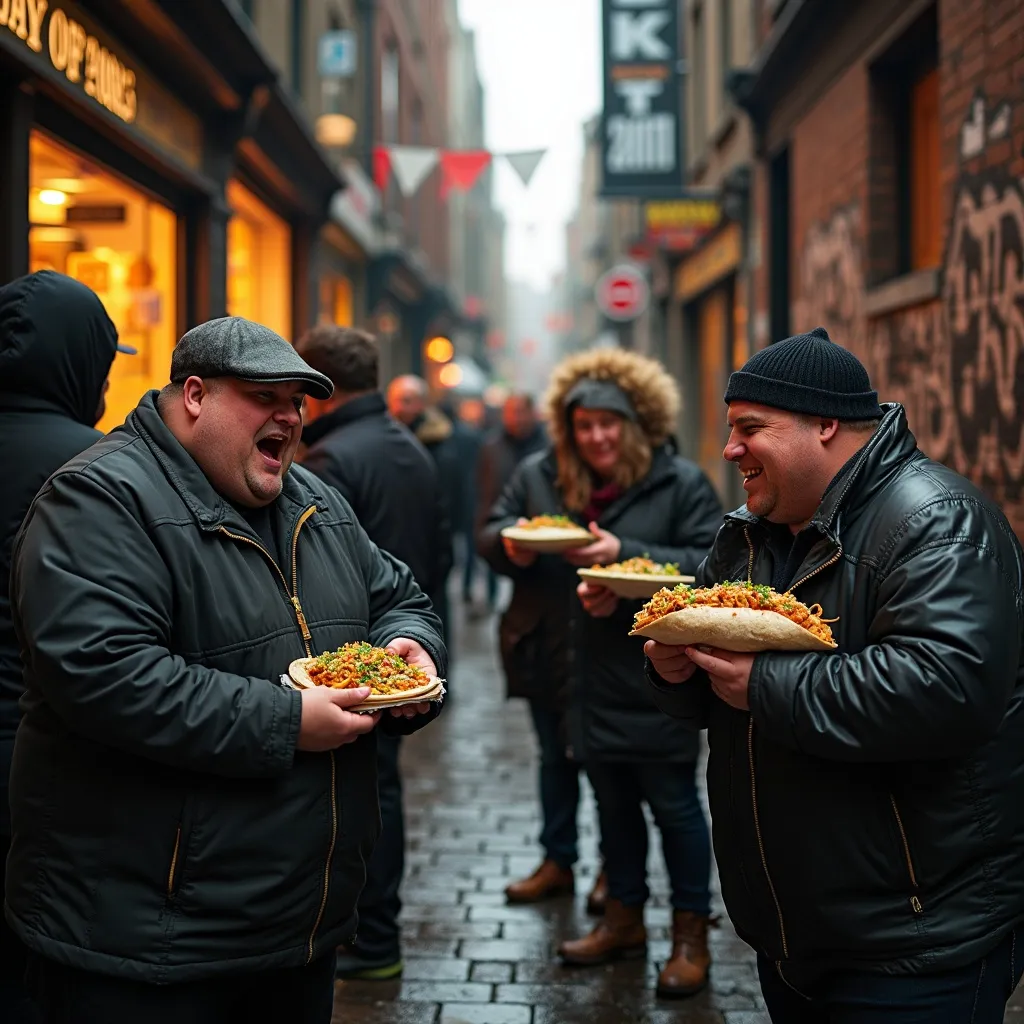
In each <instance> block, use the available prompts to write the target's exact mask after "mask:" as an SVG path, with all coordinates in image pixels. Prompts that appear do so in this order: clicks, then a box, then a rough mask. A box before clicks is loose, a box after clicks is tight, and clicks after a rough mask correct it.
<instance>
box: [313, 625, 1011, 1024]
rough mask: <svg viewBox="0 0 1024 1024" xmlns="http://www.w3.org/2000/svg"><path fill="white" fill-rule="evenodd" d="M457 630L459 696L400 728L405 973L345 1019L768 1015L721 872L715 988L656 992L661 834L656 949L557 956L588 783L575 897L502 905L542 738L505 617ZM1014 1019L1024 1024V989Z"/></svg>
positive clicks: (570, 926) (566, 924)
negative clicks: (405, 730) (515, 683)
mask: <svg viewBox="0 0 1024 1024" xmlns="http://www.w3.org/2000/svg"><path fill="white" fill-rule="evenodd" d="M453 610H454V609H453ZM456 627H457V629H458V637H459V640H460V643H459V646H458V648H457V658H456V662H455V666H454V668H453V671H452V672H451V673H450V674H451V676H452V682H451V687H450V689H451V700H450V702H449V706H448V707H447V708H446V709H445V712H444V714H443V715H442V716H441V718H440V719H439V720H438V722H437V723H436V724H434V725H433V726H431V727H430V728H429V729H427V730H425V731H424V732H423V733H421V734H419V735H418V736H414V737H411V738H410V739H408V740H406V741H404V750H403V755H402V766H403V779H404V785H405V808H406V827H407V844H408V854H407V857H406V876H405V882H404V885H403V890H402V898H403V901H404V907H403V912H402V925H403V942H402V945H403V953H404V961H405V971H404V974H403V976H402V978H401V979H399V980H395V981H387V982H341V981H339V982H337V984H336V994H335V1011H334V1018H333V1024H634V1022H635V1024H769V1019H768V1015H767V1013H766V1012H765V1011H764V1008H763V1007H764V1004H763V1002H762V1000H761V993H760V988H759V986H758V983H757V976H756V971H755V965H754V955H753V952H752V951H751V950H750V948H749V947H748V946H747V945H746V944H745V943H743V942H742V941H740V939H738V938H737V937H736V935H735V933H734V932H733V930H732V928H731V927H730V925H729V923H728V919H727V918H726V917H725V912H724V908H723V906H722V904H721V899H720V898H719V897H718V895H717V880H716V898H715V907H714V912H715V913H716V914H719V915H721V917H722V921H721V926H720V927H719V928H717V929H715V930H713V931H712V933H711V938H710V942H711V949H712V957H713V961H714V963H713V966H712V969H711V985H710V986H709V988H708V989H707V990H706V991H705V992H703V993H701V994H699V995H697V996H695V997H693V998H691V999H687V1000H677V1001H672V1002H669V1001H665V1000H659V999H657V998H656V997H655V994H654V983H655V980H656V978H657V974H658V971H659V969H660V968H661V965H662V964H663V962H664V960H665V957H666V956H667V954H668V950H669V934H670V933H669V926H670V921H671V909H670V907H669V903H668V898H667V895H668V886H667V879H666V876H665V872H664V867H663V864H662V860H661V851H660V848H659V846H658V842H657V833H656V832H652V843H651V857H650V870H651V889H652V894H653V895H652V898H651V901H650V902H649V903H648V906H647V910H646V914H645V919H646V923H647V928H648V936H649V949H648V958H647V961H646V962H644V961H630V962H621V963H616V964H613V965H608V966H604V967H594V968H578V967H563V966H562V965H561V963H560V962H559V960H558V958H557V957H556V955H555V951H556V949H557V947H558V944H559V943H560V942H561V941H563V940H564V939H566V938H574V937H576V936H578V935H581V934H584V933H585V931H588V930H589V929H590V928H591V927H592V926H593V919H592V918H589V917H588V916H587V914H586V912H585V904H586V894H587V892H588V891H589V889H590V886H591V884H592V883H593V879H594V871H595V869H596V866H597V837H596V819H595V813H594V806H593V797H592V795H591V794H590V792H589V790H586V796H585V800H584V806H583V808H582V809H581V814H580V825H581V862H580V864H579V865H578V866H577V882H576V885H577V892H576V896H575V897H574V898H569V897H566V898H563V899H557V900H553V901H550V902H547V903H541V904H537V905H534V906H525V907H524V906H518V907H512V906H506V904H505V898H504V894H503V890H504V888H505V886H506V885H508V883H509V882H510V881H512V880H514V879H515V878H518V877H521V876H522V875H524V874H527V873H529V872H530V871H532V870H533V869H534V868H535V867H536V865H537V863H538V860H539V856H540V854H539V848H538V846H537V842H536V840H537V835H538V831H539V817H538V808H537V798H536V783H535V770H536V758H537V753H536V744H535V742H534V739H533V735H532V731H531V729H530V725H529V721H528V718H527V713H526V707H525V705H524V703H523V702H522V701H511V702H507V701H505V699H504V684H503V680H502V677H501V673H500V669H499V667H498V661H497V656H496V650H495V648H496V642H495V628H496V626H495V622H494V620H493V619H485V620H483V621H482V622H478V623H469V622H463V621H462V620H461V619H457V620H456ZM1006 1021H1008V1022H1009V1021H1013V1022H1020V1024H1024V993H1022V992H1021V991H1018V993H1017V995H1016V996H1015V998H1014V1001H1013V1002H1012V1003H1011V1005H1010V1007H1009V1008H1008V1010H1007V1014H1006Z"/></svg>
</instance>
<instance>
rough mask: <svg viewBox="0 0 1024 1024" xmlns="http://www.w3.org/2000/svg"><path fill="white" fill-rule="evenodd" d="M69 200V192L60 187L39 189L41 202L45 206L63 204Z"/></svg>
mask: <svg viewBox="0 0 1024 1024" xmlns="http://www.w3.org/2000/svg"><path fill="white" fill-rule="evenodd" d="M67 201H68V197H67V193H66V192H61V190H60V189H57V188H44V189H40V191H39V202H41V203H42V204H43V205H44V206H63V205H64V204H65V203H66V202H67Z"/></svg>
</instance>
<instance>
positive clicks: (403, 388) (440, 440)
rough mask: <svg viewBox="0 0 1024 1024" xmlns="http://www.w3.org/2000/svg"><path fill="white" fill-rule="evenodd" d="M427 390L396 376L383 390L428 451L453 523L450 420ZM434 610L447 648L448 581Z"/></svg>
mask: <svg viewBox="0 0 1024 1024" xmlns="http://www.w3.org/2000/svg"><path fill="white" fill-rule="evenodd" d="M429 397H430V388H429V387H428V385H427V382H426V381H425V380H424V379H423V378H422V377H417V376H415V375H413V374H405V375H404V376H401V377H396V378H395V379H394V380H393V381H392V382H391V383H390V384H389V385H388V389H387V406H388V412H389V413H391V415H392V416H393V417H394V418H395V419H396V420H398V421H399V423H402V424H404V425H405V426H406V427H408V428H409V430H411V431H412V432H413V433H414V434H415V435H416V438H417V440H419V442H420V443H421V444H422V445H423V447H424V448H426V449H427V451H428V452H430V455H431V458H433V460H434V464H435V465H436V466H437V472H438V477H439V479H440V481H441V493H442V494H443V495H444V499H445V503H446V506H447V515H448V521H449V523H451V522H453V521H454V517H455V514H456V509H458V507H459V501H460V486H461V472H460V469H459V458H458V452H457V450H456V447H455V444H454V441H453V434H454V433H455V428H454V426H453V425H452V421H451V420H450V419H448V417H447V416H445V414H444V413H443V412H441V410H440V409H438V408H436V407H435V406H433V405H430V404H429V403H428V398H429ZM453 561H454V548H452V547H450V548H449V555H448V564H449V566H451V564H452V562H453ZM434 608H435V609H436V610H437V613H438V615H440V616H441V622H442V623H443V625H444V631H445V637H446V639H447V640H448V645H449V648H450V647H451V636H450V634H451V612H450V609H449V606H448V580H447V576H446V577H445V580H444V584H443V586H441V587H440V589H439V590H438V593H437V595H436V596H435V598H434Z"/></svg>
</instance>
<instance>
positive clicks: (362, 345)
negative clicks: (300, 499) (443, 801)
mask: <svg viewBox="0 0 1024 1024" xmlns="http://www.w3.org/2000/svg"><path fill="white" fill-rule="evenodd" d="M296 349H297V350H298V352H299V354H300V355H301V356H302V358H303V359H304V360H305V361H306V362H307V363H308V364H309V365H310V366H311V367H313V369H314V370H317V371H319V372H320V373H322V374H324V376H326V377H329V378H330V380H331V382H332V383H333V384H334V394H333V395H332V396H331V398H330V399H329V400H328V401H327V402H323V403H319V408H320V415H319V416H318V417H317V418H316V419H315V420H313V421H312V422H310V423H307V425H306V426H305V428H304V429H303V432H302V439H303V442H304V443H305V445H306V446H307V448H306V453H305V455H304V457H303V465H304V466H305V467H306V468H307V469H309V470H311V471H312V472H313V473H315V474H316V475H317V476H318V477H320V479H321V480H323V481H324V482H325V483H328V484H330V485H331V486H332V487H333V488H335V489H336V490H337V491H339V492H340V493H341V494H343V495H344V496H345V499H346V501H348V503H349V504H350V505H351V506H352V510H353V511H354V512H355V514H356V518H357V519H358V520H359V522H360V524H361V525H362V526H363V529H365V530H366V533H367V535H368V536H369V538H370V540H372V541H373V542H374V544H376V545H377V547H379V548H381V549H382V550H384V551H387V552H388V553H389V554H391V555H394V557H395V558H397V559H398V560H399V561H401V562H404V563H405V564H406V565H407V566H408V567H409V568H410V570H411V571H412V575H413V578H414V579H415V580H416V582H417V583H418V584H419V586H420V589H421V590H422V591H423V592H424V593H425V594H427V595H428V596H429V597H430V598H431V600H434V599H435V598H436V596H437V595H438V593H439V592H441V591H442V589H443V587H444V581H445V579H446V578H447V576H448V572H449V570H450V569H451V561H450V557H451V537H450V533H449V528H448V519H447V512H446V506H445V502H444V499H443V496H442V494H441V485H440V481H439V479H438V472H437V467H436V466H435V465H434V461H433V459H431V457H430V455H429V454H428V452H427V450H426V449H425V448H424V447H423V445H422V444H420V442H419V441H417V440H416V438H415V437H414V436H413V435H412V433H410V431H408V430H406V429H405V428H404V427H403V426H402V425H401V424H399V423H398V422H396V421H395V420H394V419H393V418H392V417H391V416H389V415H388V411H387V406H386V405H385V402H384V396H383V395H382V394H381V392H380V370H379V353H378V348H377V342H376V340H375V339H374V337H373V336H372V335H371V334H368V333H366V332H365V331H360V330H355V329H353V328H344V327H335V326H333V325H330V326H322V327H315V328H313V330H311V331H309V332H308V333H307V334H306V335H305V336H304V337H303V338H301V339H300V341H299V343H298V345H297V346H296ZM399 747H400V738H399V737H398V736H385V735H381V736H378V738H377V792H378V796H379V799H380V815H381V835H380V838H379V839H378V840H377V845H376V847H375V848H374V851H373V856H372V857H371V858H370V861H369V863H368V864H367V873H366V886H365V888H364V889H363V891H362V894H361V895H360V897H359V905H358V910H359V934H358V941H357V942H356V943H354V944H351V945H349V946H347V947H344V948H342V949H340V950H339V951H338V953H339V955H338V964H337V976H338V977H340V978H363V979H368V980H381V979H385V978H393V977H396V976H397V975H399V974H401V972H402V953H401V930H400V927H399V924H398V917H399V914H400V913H401V909H402V901H401V898H400V896H399V889H400V887H401V884H402V877H403V875H404V873H405V820H404V813H403V808H402V779H401V773H400V771H399Z"/></svg>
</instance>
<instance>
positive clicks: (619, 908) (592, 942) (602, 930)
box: [558, 898, 647, 966]
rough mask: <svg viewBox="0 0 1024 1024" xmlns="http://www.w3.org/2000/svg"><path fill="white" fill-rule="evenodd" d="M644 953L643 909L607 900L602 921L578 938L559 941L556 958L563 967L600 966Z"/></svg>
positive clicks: (645, 940) (645, 930) (645, 948)
mask: <svg viewBox="0 0 1024 1024" xmlns="http://www.w3.org/2000/svg"><path fill="white" fill-rule="evenodd" d="M646 953H647V929H646V928H644V908H643V907H626V906H623V904H622V903H621V902H620V901H619V900H613V899H611V898H609V899H608V901H607V903H606V904H605V910H604V918H603V920H601V921H600V922H599V923H598V925H597V927H596V928H595V929H594V930H593V931H592V932H591V933H590V934H589V935H586V936H584V937H583V938H582V939H573V940H572V941H570V942H563V943H562V944H561V946H559V947H558V955H559V956H560V957H561V958H562V959H563V960H564V961H565V962H566V963H567V964H580V965H581V966H589V965H591V964H603V963H607V962H608V961H609V960H615V959H617V958H618V957H634V956H644V955H645V954H646Z"/></svg>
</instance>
